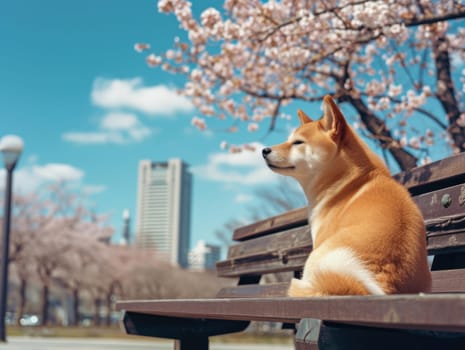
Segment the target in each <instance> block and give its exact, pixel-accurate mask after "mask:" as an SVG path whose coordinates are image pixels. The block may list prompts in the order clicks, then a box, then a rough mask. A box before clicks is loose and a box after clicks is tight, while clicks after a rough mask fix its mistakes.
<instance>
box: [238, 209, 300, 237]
mask: <svg viewBox="0 0 465 350" xmlns="http://www.w3.org/2000/svg"><path fill="white" fill-rule="evenodd" d="M307 223H308V209H307V207H304V208H299V209H295V210H291V211H288V212H286V213H284V214H280V215H276V216H273V217H271V218H268V219H265V220H262V221H258V222H256V223H253V224H250V225H247V226H243V227H239V228H238V229H236V230H235V231H234V234H233V239H234V240H235V241H243V240H246V239H249V238H252V237H259V236H263V235H266V234H269V233H273V232H278V231H282V230H287V229H289V228H293V227H297V226H302V225H306V224H307Z"/></svg>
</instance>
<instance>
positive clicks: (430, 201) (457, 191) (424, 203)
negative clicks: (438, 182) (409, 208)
mask: <svg viewBox="0 0 465 350" xmlns="http://www.w3.org/2000/svg"><path fill="white" fill-rule="evenodd" d="M413 200H414V202H415V203H416V204H417V205H418V207H419V208H420V210H421V212H422V214H423V217H424V219H425V220H426V221H428V220H431V219H436V218H442V217H446V216H453V215H462V216H464V215H465V185H463V184H460V185H456V186H451V187H446V188H443V189H439V190H435V191H430V192H428V193H424V194H421V195H418V196H414V197H413Z"/></svg>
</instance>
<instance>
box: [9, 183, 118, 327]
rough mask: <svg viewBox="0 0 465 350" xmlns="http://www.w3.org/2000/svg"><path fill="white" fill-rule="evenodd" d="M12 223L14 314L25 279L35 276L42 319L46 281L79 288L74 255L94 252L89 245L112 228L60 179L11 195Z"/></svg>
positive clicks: (21, 299)
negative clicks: (15, 285) (38, 191)
mask: <svg viewBox="0 0 465 350" xmlns="http://www.w3.org/2000/svg"><path fill="white" fill-rule="evenodd" d="M12 228H13V230H12V240H11V247H10V251H11V254H10V262H12V263H13V264H14V265H15V271H16V274H17V276H18V278H19V309H18V312H17V315H18V319H19V318H20V317H21V315H22V313H23V312H24V308H25V306H26V288H27V281H30V280H31V279H32V280H33V279H35V280H37V281H38V282H39V283H40V285H41V305H40V310H41V312H40V313H41V315H40V316H41V321H42V323H43V324H47V323H48V322H49V320H50V317H49V300H50V289H51V287H52V286H54V285H58V286H59V287H62V288H63V287H68V288H72V287H74V289H76V288H78V285H79V279H80V278H82V277H81V276H82V270H79V268H80V267H82V266H83V263H82V264H79V263H78V261H77V260H76V259H80V260H81V262H82V261H85V259H86V258H87V257H88V252H93V254H94V255H93V257H95V256H98V254H99V252H98V251H97V250H94V251H92V250H91V249H92V248H95V245H96V244H98V246H102V242H101V241H102V240H108V239H109V237H110V235H111V233H112V231H111V229H110V227H109V226H108V225H106V221H105V217H103V216H96V215H94V214H93V213H92V212H90V211H88V210H86V209H85V208H84V206H83V200H82V198H79V197H78V196H76V194H75V193H73V191H71V190H70V189H69V188H67V186H66V184H63V183H57V184H52V185H50V187H47V188H46V191H44V193H41V194H30V195H24V196H21V195H17V196H15V203H14V217H13V225H12ZM92 244H94V246H92ZM73 258H74V261H73ZM93 262H94V263H95V264H98V261H97V260H93ZM75 263H76V264H75Z"/></svg>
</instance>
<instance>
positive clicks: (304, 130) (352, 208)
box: [263, 96, 431, 296]
mask: <svg viewBox="0 0 465 350" xmlns="http://www.w3.org/2000/svg"><path fill="white" fill-rule="evenodd" d="M324 110H325V112H324V116H323V118H322V119H321V120H319V121H312V120H311V119H310V118H308V117H307V116H306V115H305V114H304V113H303V112H302V111H299V113H298V115H299V119H300V121H301V126H300V127H299V128H298V129H297V130H296V131H295V132H294V133H293V134H292V135H291V136H290V137H289V139H288V141H286V142H284V143H282V144H279V145H276V146H273V147H271V148H268V149H265V150H264V151H263V155H264V157H265V159H266V161H267V164H268V165H269V166H270V168H271V169H272V170H273V171H275V172H277V173H280V174H283V175H288V176H292V177H294V178H295V179H296V180H297V181H298V182H299V183H300V185H301V186H302V188H303V190H304V192H305V194H306V196H307V199H308V202H309V205H310V208H311V216H310V222H311V228H312V237H313V238H314V242H313V246H314V247H313V252H312V253H311V254H310V256H309V258H308V259H307V262H306V263H305V267H304V273H303V277H302V281H303V283H299V281H298V282H295V281H294V282H293V283H291V287H290V289H289V293H288V294H289V295H290V296H316V295H334V294H338V295H341V294H342V295H344V294H382V293H385V294H391V293H418V292H427V291H429V290H430V287H431V274H430V271H429V267H428V264H427V253H426V238H425V228H424V223H423V218H422V215H421V213H420V211H419V209H418V208H417V206H416V205H415V204H414V202H413V200H412V199H411V197H410V194H409V193H408V191H407V190H406V189H405V188H404V187H403V186H401V185H400V184H398V183H397V182H396V181H395V180H393V179H392V178H391V176H390V174H389V170H388V169H387V168H386V166H385V165H384V163H383V161H382V160H381V159H380V158H379V157H378V156H377V155H375V154H374V153H373V152H372V151H371V150H370V149H369V148H368V146H367V145H366V144H365V143H364V142H363V141H362V140H361V139H360V138H359V137H358V136H357V135H356V133H355V132H354V131H353V130H352V129H351V128H350V126H349V125H348V124H347V122H346V121H345V119H344V116H343V115H342V112H341V111H340V110H339V108H338V107H337V105H336V104H335V103H334V101H333V100H332V99H331V98H330V97H329V96H326V97H325V100H324ZM305 286H306V287H305Z"/></svg>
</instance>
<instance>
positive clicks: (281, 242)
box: [117, 154, 465, 350]
mask: <svg viewBox="0 0 465 350" xmlns="http://www.w3.org/2000/svg"><path fill="white" fill-rule="evenodd" d="M395 178H396V179H397V180H398V181H399V182H400V183H402V184H403V185H405V186H406V187H407V188H408V189H409V191H410V192H411V194H412V196H413V197H414V200H415V202H416V203H417V204H418V206H419V207H420V208H421V211H422V212H423V215H424V219H425V225H426V228H427V237H426V239H427V245H428V251H429V253H430V255H434V261H433V263H432V271H433V272H432V274H433V293H432V294H421V295H388V296H332V297H321V298H307V299H301V298H300V299H299V298H289V297H286V289H287V285H288V282H285V283H276V284H259V282H260V280H262V276H264V275H266V274H269V273H275V272H283V271H289V272H291V273H290V275H294V276H299V275H300V273H301V271H302V268H303V264H304V262H305V260H306V258H307V256H308V254H309V253H310V252H311V249H312V242H311V235H310V228H309V226H308V223H307V210H306V208H302V209H297V210H294V211H291V212H287V213H285V214H282V215H278V216H275V217H272V218H269V219H266V220H263V221H260V222H257V223H254V224H252V225H248V226H245V227H242V228H239V229H237V230H236V231H235V232H234V240H235V241H236V242H237V244H235V245H233V246H231V247H230V249H229V252H228V256H227V259H226V260H224V261H221V262H219V263H218V264H217V272H218V275H219V276H222V277H232V278H238V284H237V286H235V287H228V288H224V289H222V290H220V291H219V292H218V295H217V298H215V299H205V300H204V299H200V300H134V301H119V302H118V303H117V309H118V310H124V317H123V325H124V328H125V330H126V332H127V333H129V334H136V335H143V336H152V337H162V338H170V339H174V340H175V349H191V350H192V349H197V350H202V349H208V342H209V340H208V338H209V337H210V336H214V335H220V334H226V333H231V332H238V331H242V330H244V329H245V328H246V327H247V326H248V324H249V321H252V320H253V321H272V322H281V323H283V324H285V325H288V326H289V325H291V326H292V327H295V330H296V333H295V334H296V336H295V346H296V348H297V349H317V348H318V347H319V348H320V350H324V349H396V350H398V349H403V348H405V349H447V350H449V349H465V293H464V292H465V253H464V251H465V154H460V155H456V156H453V157H449V158H446V159H444V160H441V161H438V162H435V163H432V164H429V165H426V166H422V167H418V168H415V169H413V170H411V171H408V172H403V173H400V174H398V175H396V176H395ZM379 200H380V201H382V200H383V198H379ZM292 272H293V273H292ZM318 320H323V321H318ZM461 332H462V333H461ZM317 344H318V345H317ZM317 346H318V347H317Z"/></svg>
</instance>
